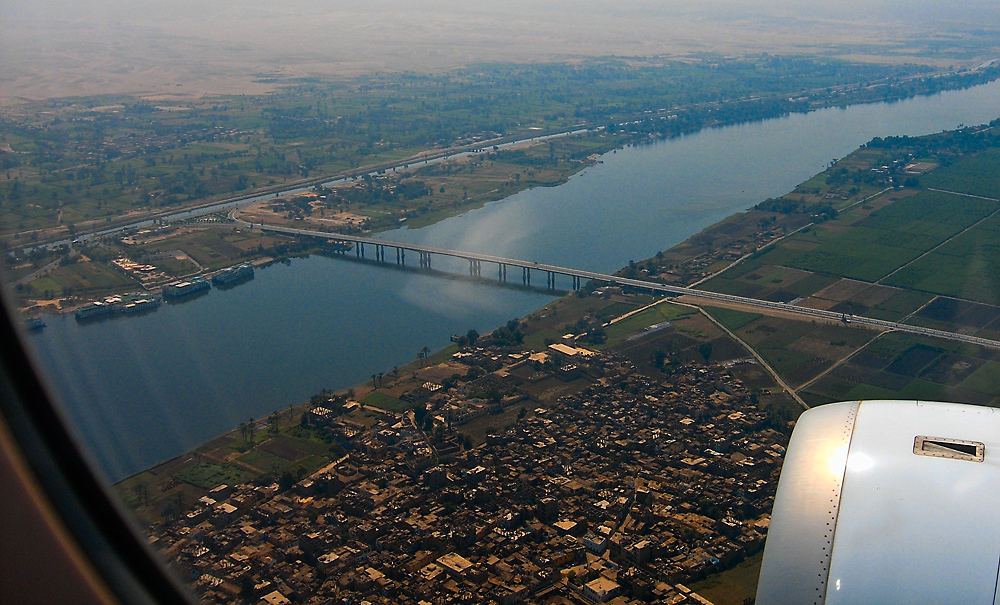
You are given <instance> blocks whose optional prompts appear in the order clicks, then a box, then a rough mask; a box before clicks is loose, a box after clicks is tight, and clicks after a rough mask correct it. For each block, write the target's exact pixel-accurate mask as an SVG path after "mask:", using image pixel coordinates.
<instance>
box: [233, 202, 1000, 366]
mask: <svg viewBox="0 0 1000 605" xmlns="http://www.w3.org/2000/svg"><path fill="white" fill-rule="evenodd" d="M239 222H240V223H242V224H244V225H250V223H246V222H245V221H239ZM257 228H261V229H262V230H263V231H269V232H273V233H283V234H286V235H299V236H308V237H317V238H322V239H326V240H334V241H341V242H352V243H355V244H368V245H373V246H384V247H388V248H396V249H401V250H412V251H414V252H424V253H428V254H439V255H441V256H451V257H454V258H463V259H466V260H469V261H479V262H487V263H494V264H497V265H508V266H511V267H521V268H524V269H527V270H529V271H531V270H534V271H545V272H548V273H553V274H559V275H569V276H574V277H579V278H581V279H589V280H594V281H598V282H606V283H610V284H617V285H620V286H629V287H632V288H639V289H643V290H650V291H653V292H663V293H666V294H673V295H678V296H681V295H683V296H691V297H695V298H699V299H703V300H708V301H719V302H726V303H732V304H739V305H746V306H748V307H755V308H758V309H770V310H775V311H782V312H785V313H794V314H797V315H804V316H807V317H815V318H820V319H826V320H834V321H844V322H850V323H854V324H857V325H859V326H866V327H871V328H876V329H881V330H894V331H897V332H906V333H909V334H917V335H919V336H928V337H931V338H941V339H945V340H952V341H957V342H964V343H967V344H972V345H978V346H981V347H990V348H993V349H1000V341H996V340H990V339H988V338H980V337H978V336H969V335H967V334H959V333H957V332H948V331H945V330H935V329H933V328H924V327H921V326H913V325H909V324H903V323H897V322H893V321H885V320H882V319H874V318H871V317H862V316H859V315H845V314H842V313H835V312H833V311H826V310H824V309H810V308H808V307H799V306H796V305H790V304H787V303H780V302H772V301H769V300H760V299H757V298H748V297H745V296H735V295H733V294H723V293H721V292H709V291H706V290H696V289H694V288H687V287H684V286H674V285H670V284H661V283H658V282H653V281H646V280H641V279H631V278H627V277H621V276H618V275H608V274H606V273H597V272H595V271H584V270H582V269H572V268H569V267H560V266H559V265H549V264H545V263H537V262H532V261H524V260H519V259H516V258H507V257H503V256H494V255H491V254H481V253H478V252H464V251H461V250H451V249H448V248H438V247H436V246H427V245H424V244H411V243H405V242H394V241H389V240H384V239H378V238H373V237H364V236H359V235H343V234H339V233H325V232H323V231H311V230H308V229H295V228H292V227H278V226H266V225H265V226H263V227H261V226H260V225H257Z"/></svg>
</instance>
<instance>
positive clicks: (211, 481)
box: [174, 463, 249, 489]
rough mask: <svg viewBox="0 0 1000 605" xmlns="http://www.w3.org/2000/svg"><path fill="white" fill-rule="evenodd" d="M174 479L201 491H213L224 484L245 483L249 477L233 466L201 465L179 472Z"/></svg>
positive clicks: (243, 471)
mask: <svg viewBox="0 0 1000 605" xmlns="http://www.w3.org/2000/svg"><path fill="white" fill-rule="evenodd" d="M174 478H176V479H177V480H179V481H183V482H185V483H190V484H191V485H193V486H195V487H198V488H201V489H212V488H213V487H216V486H217V485H221V484H223V483H225V484H227V485H236V484H239V483H244V482H245V481H246V480H247V479H248V478H249V476H248V473H247V472H246V471H245V470H243V469H241V468H239V467H238V466H234V465H232V464H211V463H201V464H197V465H195V466H192V467H189V468H186V469H184V470H182V471H180V472H178V473H177V474H175V475H174Z"/></svg>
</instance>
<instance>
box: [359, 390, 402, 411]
mask: <svg viewBox="0 0 1000 605" xmlns="http://www.w3.org/2000/svg"><path fill="white" fill-rule="evenodd" d="M361 403H363V404H365V405H371V406H375V407H377V408H381V409H383V410H388V411H390V412H401V411H403V410H407V409H409V408H410V407H411V405H410V404H409V403H406V402H405V401H403V400H402V399H397V398H395V397H393V396H392V395H386V394H385V393H380V392H378V391H372V392H371V393H368V394H367V395H365V397H364V399H362V400H361Z"/></svg>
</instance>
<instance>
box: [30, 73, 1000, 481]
mask: <svg viewBox="0 0 1000 605" xmlns="http://www.w3.org/2000/svg"><path fill="white" fill-rule="evenodd" d="M997 117H1000V83H993V84H988V85H985V86H980V87H976V88H973V89H969V90H965V91H955V92H947V93H942V94H940V95H935V96H933V97H921V98H917V99H911V100H908V101H902V102H898V103H892V104H875V105H866V106H858V107H851V108H847V109H843V110H841V109H831V110H823V111H818V112H814V113H811V114H807V115H793V116H790V117H787V118H780V119H775V120H769V121H766V122H758V123H754V124H747V125H741V126H732V127H726V128H720V129H712V130H706V131H702V132H699V133H697V134H693V135H689V136H686V137H683V138H678V139H674V140H671V141H663V142H659V143H656V144H653V145H645V146H639V147H632V148H628V149H624V150H619V151H618V152H617V153H610V154H607V155H605V156H604V157H603V163H602V164H599V165H597V166H593V167H591V168H588V169H587V170H585V171H583V172H581V173H580V174H577V175H576V176H574V177H573V178H572V179H570V181H569V182H568V183H566V184H565V185H563V186H560V187H555V188H540V189H533V190H530V191H525V192H522V193H520V194H517V195H515V196H513V197H511V198H508V199H506V200H503V201H500V202H494V203H491V204H489V205H487V206H486V207H484V208H481V209H478V210H475V211H470V212H468V213H466V214H465V215H462V216H459V217H454V218H452V219H448V220H446V221H443V222H441V223H439V224H437V225H434V226H431V227H427V228H424V229H419V230H412V231H410V230H406V229H403V230H399V231H395V232H391V233H386V234H384V237H386V238H387V239H403V240H408V241H421V242H427V243H433V244H434V245H437V246H442V247H451V248H459V249H467V250H478V251H483V252H490V253H495V254H503V255H506V256H512V257H516V258H522V259H526V260H537V261H543V262H549V263H556V264H563V265H568V266H574V267H580V268H585V269H591V270H598V271H606V272H610V271H614V270H616V269H618V268H619V267H621V266H623V265H625V264H627V263H628V261H629V260H639V259H642V258H646V257H648V256H651V255H653V254H655V253H656V252H657V251H658V250H662V249H665V248H668V247H670V246H672V245H674V244H676V243H678V242H680V241H682V240H684V239H685V238H687V237H688V236H690V235H691V234H693V233H696V232H697V231H699V230H701V229H703V228H705V227H707V226H709V225H711V224H712V223H714V222H716V221H718V220H719V219H721V218H723V217H725V216H728V215H730V214H732V213H733V212H737V211H740V210H743V209H745V208H748V207H749V206H752V205H753V204H755V203H757V202H758V201H760V200H762V199H765V198H767V197H773V196H777V195H780V194H782V193H785V192H787V191H789V190H790V189H792V188H793V187H794V186H795V185H796V184H798V183H800V182H802V181H803V180H805V179H807V178H808V177H810V176H811V175H813V174H815V173H816V172H819V171H820V170H822V169H823V167H824V166H825V165H826V164H827V163H828V162H829V161H830V160H832V159H834V158H839V157H842V156H844V155H846V154H847V153H849V152H850V151H852V150H853V149H855V148H856V147H857V146H858V145H860V144H862V143H864V142H866V141H868V140H870V139H871V138H872V137H874V136H886V135H892V134H909V135H919V134H926V133H930V132H937V131H941V130H946V129H951V128H955V127H956V126H958V125H959V124H978V123H982V122H987V121H989V120H992V119H995V118H997ZM391 254H392V251H391V250H390V255H391ZM387 256H388V255H387ZM416 260H417V259H416V257H415V255H414V257H413V258H411V259H410V264H414V263H415V262H416ZM434 264H435V268H444V267H451V268H454V269H456V270H457V271H459V272H462V271H463V270H464V267H463V266H462V265H461V264H460V263H452V264H450V265H449V264H448V263H446V262H445V261H444V259H435V261H434ZM493 271H495V267H490V266H484V267H483V275H484V276H490V275H493V273H492V272H493ZM508 276H509V277H511V275H510V273H508ZM513 277H516V278H517V279H519V276H516V275H515V276H513ZM563 279H564V280H565V281H567V282H568V278H563ZM536 283H537V282H536ZM564 285H568V284H564ZM548 300H550V297H549V296H548V295H546V294H543V293H537V292H525V291H518V290H512V289H504V288H496V287H491V286H484V285H481V284H474V283H469V282H466V281H461V280H453V279H442V278H437V277H432V276H427V275H420V274H413V273H404V272H398V271H391V270H386V269H383V268H378V267H374V266H370V265H363V264H359V263H353V262H345V261H343V260H338V259H330V258H323V257H313V258H309V259H297V260H295V261H293V262H292V264H291V266H287V267H286V266H284V265H276V266H273V267H270V268H267V269H264V270H260V271H258V272H257V278H256V279H255V280H254V281H252V282H250V283H248V284H245V285H242V286H240V287H237V288H234V289H232V290H227V291H215V290H213V291H212V292H211V293H210V294H208V295H206V296H202V297H200V298H197V299H196V300H193V301H190V302H187V303H184V304H180V305H164V306H163V307H161V308H160V309H159V310H158V311H157V312H155V313H151V314H149V315H145V316H142V317H121V318H115V319H112V320H110V321H102V322H97V323H90V324H84V325H80V324H77V323H76V321H75V320H74V319H73V318H72V317H58V318H52V319H49V320H47V321H48V323H49V327H48V328H46V329H45V330H44V331H43V332H41V333H39V334H37V335H33V336H32V341H33V342H34V343H35V344H36V345H37V350H38V354H39V358H40V361H41V363H42V365H43V366H44V367H45V368H46V369H48V371H49V373H50V377H51V380H52V384H53V386H54V387H55V390H56V391H57V392H58V393H59V395H60V396H61V397H62V399H63V402H64V404H65V408H66V411H67V414H68V415H69V416H70V417H71V418H72V420H73V422H74V423H75V424H76V425H77V427H78V429H79V432H80V434H81V436H82V440H83V441H84V443H86V444H87V445H88V446H90V448H91V450H92V452H93V454H94V456H95V458H96V460H97V463H98V464H99V465H100V467H101V468H102V469H103V470H104V471H105V472H106V473H107V475H108V476H109V477H110V478H111V479H119V478H122V477H124V476H127V475H129V474H131V473H134V472H136V471H138V470H141V469H143V468H145V467H148V466H150V465H152V464H153V463H155V462H157V461H159V460H163V459H166V458H169V457H171V456H174V455H177V454H179V453H181V452H183V451H185V450H187V449H190V448H192V447H194V446H196V445H198V444H200V443H202V442H204V441H206V440H208V439H210V438H211V437H213V436H215V435H217V434H219V433H222V432H224V431H227V430H229V429H231V428H233V427H234V426H236V425H237V424H239V423H240V422H242V421H244V420H246V419H247V418H248V417H250V416H254V417H258V418H259V417H261V416H262V415H266V414H268V413H270V412H271V411H272V410H281V409H284V408H287V407H288V405H289V404H290V403H297V402H299V401H302V400H304V399H305V398H307V397H308V396H309V395H311V394H313V393H315V392H317V391H319V390H320V389H321V388H332V389H343V388H347V387H349V386H352V385H354V384H357V383H360V382H364V381H366V380H368V377H369V376H370V375H371V374H372V373H376V372H380V371H382V372H385V371H389V370H391V369H392V367H393V366H394V365H403V364H404V363H407V362H409V361H411V360H413V359H414V358H415V357H416V355H417V352H418V351H419V350H420V348H421V347H423V346H428V347H430V348H432V349H436V348H440V347H442V346H444V345H446V344H447V343H448V337H449V335H451V334H454V333H464V332H465V331H466V330H468V329H469V328H476V329H477V330H479V331H480V332H485V331H488V330H490V329H492V328H494V327H495V326H497V325H499V324H500V323H502V322H504V321H506V320H507V319H510V318H512V317H519V316H523V315H524V314H526V313H528V312H529V311H531V310H533V309H535V308H538V307H540V306H542V305H543V304H545V303H546V302H547V301H548Z"/></svg>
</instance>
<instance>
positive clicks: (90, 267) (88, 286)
mask: <svg viewBox="0 0 1000 605" xmlns="http://www.w3.org/2000/svg"><path fill="white" fill-rule="evenodd" d="M136 285H137V284H136V282H135V281H133V280H131V279H129V278H128V277H126V276H125V275H123V274H121V273H119V272H118V271H116V270H115V269H111V268H110V267H107V266H105V265H102V264H100V263H95V262H83V263H73V264H70V265H66V266H63V267H58V268H56V269H55V270H53V271H51V272H50V273H48V274H47V275H45V276H44V277H41V278H39V279H36V280H34V281H33V282H31V283H30V284H29V288H30V290H31V293H32V294H33V295H34V296H38V297H44V296H45V294H46V292H48V293H49V294H50V295H51V296H53V297H60V296H67V295H69V294H85V293H87V292H94V291H111V290H115V289H118V288H128V287H134V286H136Z"/></svg>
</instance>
